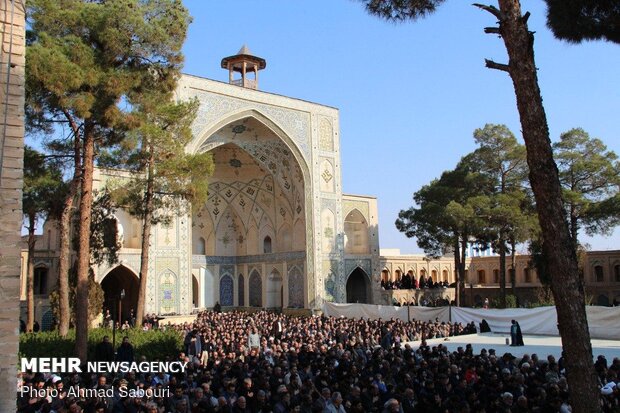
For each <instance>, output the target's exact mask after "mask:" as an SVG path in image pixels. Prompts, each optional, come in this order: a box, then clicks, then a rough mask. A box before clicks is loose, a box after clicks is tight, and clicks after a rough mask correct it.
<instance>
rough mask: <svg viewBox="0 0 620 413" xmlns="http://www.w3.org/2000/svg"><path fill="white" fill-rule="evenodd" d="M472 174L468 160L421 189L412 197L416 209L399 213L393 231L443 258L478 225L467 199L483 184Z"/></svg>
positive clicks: (432, 254) (480, 190)
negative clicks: (413, 239) (397, 231)
mask: <svg viewBox="0 0 620 413" xmlns="http://www.w3.org/2000/svg"><path fill="white" fill-rule="evenodd" d="M481 178H482V177H481V176H480V175H479V174H477V173H476V172H474V169H473V168H472V165H471V164H470V163H469V162H468V158H463V159H462V160H461V162H460V163H459V164H458V165H457V167H456V168H455V169H454V170H452V171H445V172H443V173H442V174H441V177H440V178H439V179H435V180H433V181H432V182H431V183H430V184H428V185H425V186H423V187H422V188H421V189H420V190H419V191H417V192H416V193H415V194H414V195H413V199H414V201H415V203H416V204H417V205H418V207H411V208H409V209H408V210H401V211H400V213H399V214H398V219H397V220H396V228H397V229H398V230H399V231H401V232H404V233H405V235H406V236H407V237H409V238H412V237H416V238H417V242H418V245H419V246H420V248H422V249H424V252H425V253H426V254H427V255H429V256H433V257H437V256H440V255H442V254H443V253H444V252H445V251H446V250H447V249H448V248H450V247H453V245H454V243H455V242H458V240H459V239H462V238H463V237H465V238H469V235H470V234H472V233H473V232H475V228H476V227H477V225H478V224H479V222H478V220H477V217H476V216H475V215H474V211H473V207H472V205H471V204H468V203H467V200H468V199H470V198H473V197H474V196H476V194H479V193H481V192H482V193H484V191H485V189H484V188H485V186H486V183H485V182H484V180H483V179H481Z"/></svg>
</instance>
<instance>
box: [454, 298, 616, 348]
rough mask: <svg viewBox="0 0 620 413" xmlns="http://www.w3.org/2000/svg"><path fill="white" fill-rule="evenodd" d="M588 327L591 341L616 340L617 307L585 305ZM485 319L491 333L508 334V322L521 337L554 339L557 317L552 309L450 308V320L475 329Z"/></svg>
mask: <svg viewBox="0 0 620 413" xmlns="http://www.w3.org/2000/svg"><path fill="white" fill-rule="evenodd" d="M586 314H587V317H588V327H589V330H590V336H591V337H592V338H600V339H607V340H620V323H619V322H618V320H620V307H599V306H586ZM483 319H485V320H487V323H489V327H490V328H491V331H492V332H493V333H510V325H511V320H513V319H514V320H517V321H518V322H519V325H520V326H521V331H522V332H523V334H540V335H549V336H557V335H559V334H560V333H559V331H558V315H557V313H556V310H555V306H554V307H538V308H507V309H504V310H499V309H481V308H464V307H452V321H455V322H460V323H469V322H471V321H474V322H475V323H476V327H478V326H479V323H480V322H481V321H482V320H483Z"/></svg>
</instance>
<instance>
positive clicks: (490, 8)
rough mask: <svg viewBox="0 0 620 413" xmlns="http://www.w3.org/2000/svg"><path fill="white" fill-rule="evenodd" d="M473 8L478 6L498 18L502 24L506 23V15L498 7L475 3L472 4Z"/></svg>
mask: <svg viewBox="0 0 620 413" xmlns="http://www.w3.org/2000/svg"><path fill="white" fill-rule="evenodd" d="M472 6H476V7H478V8H479V9H482V10H485V11H488V12H489V13H491V14H492V15H493V16H495V17H497V20H499V21H500V22H501V21H504V14H503V13H502V12H501V11H500V10H499V9H498V8H497V7H494V6H487V5H485V4H480V3H474V4H472Z"/></svg>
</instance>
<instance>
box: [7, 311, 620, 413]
mask: <svg viewBox="0 0 620 413" xmlns="http://www.w3.org/2000/svg"><path fill="white" fill-rule="evenodd" d="M173 328H176V329H178V330H179V331H180V332H181V333H182V334H183V335H184V337H185V340H184V347H185V348H184V351H183V352H182V353H181V354H177V355H171V357H170V360H173V359H174V360H184V361H187V362H188V363H189V364H188V368H187V370H186V371H185V373H178V374H166V373H160V374H133V373H129V374H125V375H122V376H121V375H119V376H116V377H106V376H105V375H99V376H97V375H94V376H93V375H78V374H74V375H72V376H70V377H59V376H49V377H45V376H43V375H42V374H39V373H38V374H29V373H24V375H23V377H22V380H23V384H24V385H26V384H27V385H35V386H39V387H41V388H45V387H46V386H48V387H51V388H53V389H58V388H60V389H64V390H65V391H66V389H67V388H69V387H71V386H81V387H82V388H110V385H113V388H114V389H116V390H114V391H113V393H114V395H113V396H111V397H99V398H80V397H77V398H76V397H65V396H58V397H50V398H37V397H30V396H28V395H26V396H23V397H20V398H19V402H18V411H19V412H97V413H116V412H119V413H121V412H122V413H124V412H131V413H137V412H147V413H164V412H171V413H204V412H226V413H249V412H260V413H268V412H274V413H283V412H316V413H332V412H336V413H343V412H348V413H351V412H357V413H363V412H369V413H373V412H379V413H384V412H385V413H400V412H402V413H411V412H419V413H424V412H430V413H433V412H442V413H443V412H449V413H451V412H459V413H466V412H503V413H507V412H511V413H520V412H541V413H546V412H560V411H568V410H562V409H567V408H568V405H567V401H568V395H569V393H568V387H567V383H566V379H565V377H564V375H565V370H564V365H563V364H564V360H563V358H560V359H559V360H558V361H556V360H555V359H554V358H553V357H552V356H549V357H548V358H547V359H546V360H539V359H538V357H537V356H536V355H534V354H533V355H531V356H529V355H523V356H522V357H521V358H520V359H517V358H515V357H514V356H513V355H512V354H510V353H506V354H504V355H502V356H500V355H496V354H495V352H494V351H493V350H489V351H486V350H482V351H481V352H480V353H479V354H474V352H473V349H472V347H471V345H467V346H466V347H465V348H462V347H459V348H458V350H457V351H454V352H450V351H448V350H447V348H446V347H445V346H443V345H441V344H439V345H437V346H435V347H432V348H431V347H430V346H428V345H427V344H426V339H431V338H441V337H445V338H446V339H448V337H449V336H454V335H460V334H471V333H475V332H476V329H475V326H474V324H473V323H470V324H468V325H466V326H463V325H461V324H459V323H446V322H439V321H437V320H435V321H428V322H425V321H420V320H414V321H411V322H404V321H400V320H389V321H381V320H364V319H348V318H333V317H323V316H312V317H289V316H286V315H283V314H276V313H271V312H266V311H261V312H257V313H253V314H250V313H243V312H228V313H219V312H203V313H200V314H199V315H198V317H197V319H196V321H195V322H194V323H191V324H190V323H187V324H183V325H177V326H175V327H173ZM419 340H422V341H421V344H420V345H416V346H412V345H411V343H408V342H410V341H419ZM123 345H124V346H126V347H127V346H128V345H130V344H129V343H127V342H126V340H125V342H124V344H123ZM123 354H124V355H125V357H126V356H127V354H129V353H128V351H127V348H125V349H124V351H123ZM597 372H598V373H599V377H600V379H601V384H602V385H603V384H607V386H609V387H610V388H611V385H612V383H614V382H615V381H617V379H618V374H619V373H620V360H618V359H614V361H613V363H612V364H611V365H610V366H607V362H606V360H604V359H601V358H599V360H598V361H597ZM119 387H126V388H129V389H134V390H135V391H136V393H137V394H136V395H135V397H121V396H120V394H119V392H118V388H119ZM162 389H169V395H166V396H161V390H162ZM618 390H620V389H615V388H612V389H611V391H610V392H609V394H606V395H604V396H602V399H601V400H602V403H605V406H604V407H605V411H615V410H612V409H614V408H616V409H617V408H618V400H619V397H618ZM60 394H63V393H62V392H61V393H60ZM603 394H605V393H603ZM18 395H19V393H18ZM607 408H608V409H609V410H607Z"/></svg>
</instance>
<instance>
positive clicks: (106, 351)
mask: <svg viewBox="0 0 620 413" xmlns="http://www.w3.org/2000/svg"><path fill="white" fill-rule="evenodd" d="M95 358H96V360H97V361H114V347H112V343H110V337H108V336H104V337H103V340H101V342H100V343H99V344H97V347H95Z"/></svg>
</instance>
